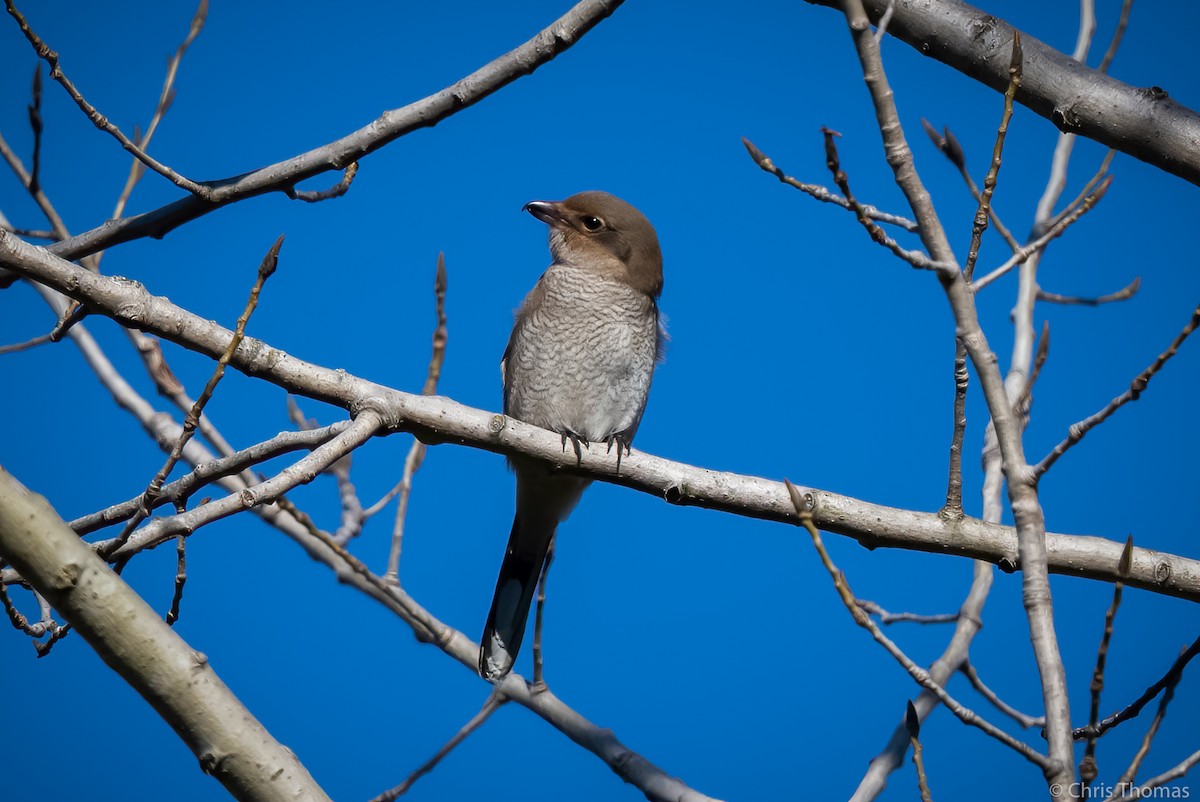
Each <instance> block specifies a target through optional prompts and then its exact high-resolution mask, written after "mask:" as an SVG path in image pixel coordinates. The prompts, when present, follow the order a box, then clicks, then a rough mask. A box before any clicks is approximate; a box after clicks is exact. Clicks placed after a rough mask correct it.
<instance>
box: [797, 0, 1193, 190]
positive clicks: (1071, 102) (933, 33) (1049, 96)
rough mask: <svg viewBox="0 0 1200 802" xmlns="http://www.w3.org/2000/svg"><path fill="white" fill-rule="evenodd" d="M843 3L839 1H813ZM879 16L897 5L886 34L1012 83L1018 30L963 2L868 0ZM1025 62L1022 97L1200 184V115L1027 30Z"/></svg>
mask: <svg viewBox="0 0 1200 802" xmlns="http://www.w3.org/2000/svg"><path fill="white" fill-rule="evenodd" d="M808 1H809V2H810V3H814V4H816V5H824V6H830V7H833V8H841V2H840V0H808ZM863 6H864V7H865V8H866V11H867V16H868V17H869V18H870V20H871V21H872V22H877V21H878V20H879V18H880V17H881V16H882V15H883V14H884V12H885V11H886V10H887V9H888V8H890V7H893V6H894V11H893V13H892V18H891V20H890V22H889V23H888V27H887V32H888V33H889V34H890V35H892V36H894V37H896V38H897V39H899V40H901V41H902V42H905V43H906V44H908V45H911V46H912V47H914V48H916V49H917V51H918V52H920V53H921V54H922V55H925V56H930V57H931V58H935V59H937V60H938V61H940V62H942V63H943V64H946V65H948V66H950V67H953V68H954V69H956V70H958V71H959V72H962V73H964V74H965V75H967V76H969V77H971V78H974V79H975V80H977V81H979V82H981V83H983V84H986V85H987V86H989V87H991V88H992V89H995V90H996V91H998V92H1003V91H1004V89H1005V88H1006V87H1007V86H1008V79H1009V75H1008V66H1009V56H1010V54H1011V53H1012V40H1013V32H1014V29H1013V27H1012V26H1011V25H1009V24H1008V23H1007V22H1005V21H1004V20H1002V19H998V18H997V17H994V16H992V15H990V14H987V13H985V12H984V11H981V10H980V9H978V8H975V7H974V6H970V5H968V4H966V3H963V2H960V0H912V1H911V2H906V3H896V2H894V0H864V2H863ZM1021 47H1022V49H1023V50H1024V51H1025V66H1024V71H1023V75H1022V78H1021V88H1020V90H1019V91H1018V92H1017V97H1016V100H1017V102H1018V103H1020V104H1021V105H1023V106H1025V107H1027V108H1028V109H1030V110H1031V111H1033V112H1034V113H1035V114H1038V115H1040V116H1042V117H1045V118H1046V119H1047V120H1050V121H1051V122H1052V123H1054V125H1056V126H1057V127H1058V128H1059V129H1060V130H1062V131H1064V132H1067V133H1073V134H1078V135H1080V136H1085V137H1087V138H1088V139H1093V140H1095V141H1097V142H1100V143H1103V144H1105V145H1108V146H1109V147H1111V148H1116V149H1117V150H1119V151H1121V152H1123V153H1128V154H1129V155H1130V156H1133V157H1134V158H1137V159H1141V160H1142V161H1144V162H1148V163H1150V164H1153V165H1154V166H1156V167H1159V168H1161V169H1163V170H1166V171H1167V172H1169V173H1174V174H1175V175H1177V176H1180V177H1181V178H1184V179H1186V180H1187V181H1190V182H1192V183H1193V184H1200V149H1198V148H1196V147H1195V143H1196V142H1197V141H1200V115H1198V114H1197V113H1196V112H1194V111H1192V110H1191V109H1188V108H1186V107H1184V106H1181V105H1180V104H1178V103H1176V102H1175V101H1174V100H1171V99H1170V98H1169V97H1168V96H1167V93H1166V92H1165V91H1164V90H1162V89H1160V88H1159V87H1150V88H1139V87H1134V86H1130V85H1128V84H1126V83H1122V82H1121V81H1118V80H1116V79H1114V78H1110V77H1109V76H1108V75H1105V74H1104V73H1102V72H1099V71H1098V70H1092V69H1088V68H1087V67H1086V66H1084V65H1082V64H1080V63H1078V62H1077V61H1075V60H1074V59H1072V58H1071V57H1069V56H1067V55H1065V54H1063V53H1060V52H1059V51H1057V50H1055V49H1054V48H1052V47H1050V46H1049V45H1047V44H1045V43H1044V42H1040V41H1038V40H1037V39H1034V38H1033V37H1032V36H1027V35H1025V34H1022V36H1021Z"/></svg>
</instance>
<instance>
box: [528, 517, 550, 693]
mask: <svg viewBox="0 0 1200 802" xmlns="http://www.w3.org/2000/svg"><path fill="white" fill-rule="evenodd" d="M554 541H555V537H554V536H551V538H550V548H549V549H548V550H547V551H546V560H545V562H543V563H542V571H541V575H540V576H539V577H538V590H537V611H536V613H535V615H534V619H533V684H534V685H536V686H544V685H545V684H546V681H545V679H544V678H543V676H542V621H543V620H544V615H545V609H546V578H547V577H549V576H550V565H551V563H553V562H554V546H555V543H554Z"/></svg>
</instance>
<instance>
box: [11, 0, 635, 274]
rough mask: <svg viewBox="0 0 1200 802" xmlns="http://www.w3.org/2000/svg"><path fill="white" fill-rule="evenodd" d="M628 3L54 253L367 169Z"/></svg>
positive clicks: (608, 0) (549, 32) (552, 29)
mask: <svg viewBox="0 0 1200 802" xmlns="http://www.w3.org/2000/svg"><path fill="white" fill-rule="evenodd" d="M7 1H8V0H6V2H7ZM622 2H623V0H581V1H580V2H579V3H577V4H576V5H575V6H574V7H573V8H572V9H571V10H570V11H568V12H567V13H566V14H564V15H563V16H562V17H559V18H558V19H557V20H555V21H554V22H553V23H551V24H550V25H549V26H548V27H547V28H545V29H543V30H542V31H541V32H540V33H538V34H537V35H536V36H534V37H533V38H532V39H530V40H529V41H527V42H525V43H524V44H522V45H520V46H518V47H516V48H514V49H513V50H511V51H509V52H508V53H505V54H504V55H503V56H500V57H499V58H497V59H495V60H494V61H492V62H490V63H489V64H486V65H484V66H483V67H480V68H479V69H478V70H476V71H475V72H473V73H471V74H470V75H467V76H465V77H464V78H462V79H460V80H459V81H457V82H455V83H454V84H451V85H450V86H448V87H446V88H445V89H442V90H440V91H438V92H435V93H434V94H432V95H429V96H428V97H426V98H424V99H422V100H418V101H416V102H414V103H410V104H409V105H407V106H404V107H403V108H399V109H393V110H392V111H388V112H384V114H383V115H382V116H381V117H379V118H378V119H376V120H374V121H372V122H371V123H369V124H368V125H366V126H364V127H363V128H360V129H359V130H358V131H355V132H353V133H351V134H348V135H346V136H344V137H342V138H341V139H338V140H335V141H333V142H330V143H328V144H326V145H323V146H321V147H319V148H315V149H313V150H310V151H307V152H305V153H301V154H299V155H296V156H293V157H291V158H288V159H284V160H283V161H280V162H277V163H275V164H272V165H269V166H267V167H263V168H261V169H258V170H254V171H253V172H250V173H245V174H244V175H240V176H232V177H229V178H225V179H221V180H219V181H213V182H209V183H208V184H207V186H208V188H209V195H208V198H207V199H205V198H201V197H198V196H195V195H193V196H189V197H185V198H182V199H180V200H178V201H175V202H174V203H171V204H168V205H166V206H163V207H161V208H159V209H156V210H154V211H150V212H146V213H145V214H140V215H136V216H134V217H128V218H124V219H121V220H117V221H109V222H107V223H104V224H103V225H101V226H99V227H97V228H94V229H92V230H91V231H86V232H84V233H83V234H80V235H78V236H75V237H72V238H70V239H69V240H65V241H63V242H59V243H55V245H54V246H53V247H54V249H55V250H54V253H55V254H57V255H59V256H62V257H64V258H66V259H78V258H79V257H81V256H83V255H85V254H89V253H95V252H96V251H101V250H104V249H105V248H109V247H111V246H113V245H117V244H119V243H122V242H128V241H130V240H134V239H140V238H142V237H148V236H152V237H162V236H164V235H166V234H167V233H168V232H170V231H172V230H174V229H175V228H177V227H179V226H181V225H183V224H184V223H186V222H188V221H190V220H194V219H196V218H197V217H201V216H203V215H205V214H208V213H209V212H211V211H214V210H215V209H219V208H221V207H223V206H228V205H229V204H231V203H236V202H238V201H241V200H245V199H246V198H250V197H254V196H256V195H262V194H265V193H268V192H286V191H287V190H288V189H292V188H294V187H295V186H296V185H297V184H298V183H300V182H301V181H304V180H305V179H308V178H312V177H313V176H315V175H319V174H321V173H324V172H328V171H330V170H344V169H346V168H347V167H348V166H349V165H350V164H351V163H352V162H356V161H361V160H362V157H363V156H366V155H367V154H369V153H373V152H375V151H376V150H378V149H379V148H381V147H383V146H384V145H386V144H388V143H389V142H392V141H394V140H396V139H399V138H400V137H402V136H404V135H405V134H408V133H411V132H412V131H415V130H418V129H420V128H428V127H430V126H434V125H437V124H438V123H439V122H441V121H442V120H444V119H446V118H447V117H450V116H451V115H453V114H456V113H458V112H460V111H462V110H463V109H466V108H468V107H470V106H473V105H475V104H476V103H478V102H479V101H480V100H483V99H484V98H485V97H487V96H489V95H491V94H492V93H494V92H496V91H497V90H499V89H502V88H504V87H505V86H507V85H508V84H510V83H512V82H513V81H515V80H517V79H518V78H520V77H522V76H524V75H529V74H530V73H532V72H533V71H534V70H536V69H537V68H538V67H540V66H541V65H543V64H545V63H546V62H548V61H550V60H551V59H553V58H554V57H555V56H557V55H559V54H560V53H562V52H564V51H566V50H567V49H569V48H570V47H571V46H572V45H574V44H575V43H576V42H578V41H579V40H580V38H582V37H583V35H584V34H586V33H587V32H588V31H590V30H591V29H592V28H594V27H595V26H596V25H597V24H599V23H600V22H601V21H602V20H603V19H605V18H606V17H608V16H609V15H610V14H612V13H613V11H615V10H616V9H617V8H618V7H619V6H620V5H621V3H622Z"/></svg>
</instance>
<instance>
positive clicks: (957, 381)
mask: <svg viewBox="0 0 1200 802" xmlns="http://www.w3.org/2000/svg"><path fill="white" fill-rule="evenodd" d="M970 380H971V378H970V374H969V373H968V372H967V347H966V346H965V345H963V341H962V340H961V339H959V338H957V337H956V338H955V339H954V431H953V434H952V435H951V436H950V471H949V473H950V476H949V479H947V481H946V504H945V506H944V507H942V511H943V513H945V514H946V515H948V516H950V517H957V518H961V517H962V516H963V506H962V449H963V436H964V435H965V434H966V431H967V386H968V384H969V382H970Z"/></svg>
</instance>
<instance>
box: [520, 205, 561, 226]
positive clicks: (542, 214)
mask: <svg viewBox="0 0 1200 802" xmlns="http://www.w3.org/2000/svg"><path fill="white" fill-rule="evenodd" d="M521 210H522V211H526V212H529V213H530V214H531V215H533V216H534V217H536V218H537V219H538V220H541V221H542V222H543V223H546V224H548V225H550V226H552V227H555V228H562V227H563V226H564V225H566V216H565V215H564V214H563V208H562V204H561V203H560V202H558V201H530V202H529V203H527V204H525V205H524V206H523V207H521Z"/></svg>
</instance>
